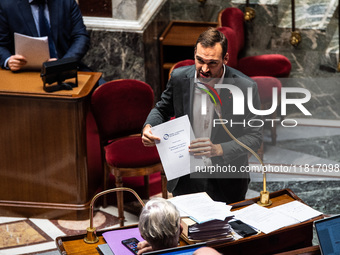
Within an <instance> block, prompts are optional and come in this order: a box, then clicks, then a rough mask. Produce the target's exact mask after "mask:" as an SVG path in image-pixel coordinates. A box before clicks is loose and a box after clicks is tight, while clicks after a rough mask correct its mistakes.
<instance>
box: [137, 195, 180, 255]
mask: <svg viewBox="0 0 340 255" xmlns="http://www.w3.org/2000/svg"><path fill="white" fill-rule="evenodd" d="M138 227H139V231H140V233H141V236H142V237H143V238H144V239H145V241H142V242H139V243H138V246H137V248H138V254H142V253H144V252H147V251H155V250H161V249H166V248H172V247H176V246H177V245H178V241H179V236H180V234H181V232H182V227H181V225H180V215H179V211H178V210H177V209H176V207H175V206H174V205H173V204H172V203H171V202H169V201H168V200H166V199H164V198H153V199H151V200H150V201H148V202H147V203H146V204H145V206H144V207H143V210H142V212H141V214H140V216H139V223H138Z"/></svg>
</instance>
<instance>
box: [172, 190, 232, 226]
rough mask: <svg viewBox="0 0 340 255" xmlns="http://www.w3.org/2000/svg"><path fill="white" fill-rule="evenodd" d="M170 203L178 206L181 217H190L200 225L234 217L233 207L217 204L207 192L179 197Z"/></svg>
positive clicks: (221, 203)
mask: <svg viewBox="0 0 340 255" xmlns="http://www.w3.org/2000/svg"><path fill="white" fill-rule="evenodd" d="M169 201H170V202H171V203H173V204H174V205H175V206H176V208H177V209H178V210H179V212H180V215H181V217H190V218H191V219H193V220H194V221H196V222H197V223H199V224H200V223H203V222H207V221H210V220H224V219H225V218H226V217H228V216H232V213H231V212H230V209H231V206H229V205H227V204H226V203H223V202H215V201H214V200H212V199H211V198H210V197H209V195H208V194H207V193H205V192H201V193H194V194H188V195H181V196H177V197H174V198H170V199H169Z"/></svg>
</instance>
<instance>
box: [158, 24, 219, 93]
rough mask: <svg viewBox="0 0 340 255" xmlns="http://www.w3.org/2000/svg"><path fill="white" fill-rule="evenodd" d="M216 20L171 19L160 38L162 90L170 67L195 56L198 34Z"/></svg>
mask: <svg viewBox="0 0 340 255" xmlns="http://www.w3.org/2000/svg"><path fill="white" fill-rule="evenodd" d="M216 26H217V23H216V22H191V21H171V22H170V23H169V25H168V26H167V27H166V29H165V30H164V32H163V33H162V35H161V36H160V38H159V42H160V66H161V84H162V91H163V90H164V88H165V86H166V82H167V80H168V74H169V71H170V68H171V67H172V66H173V64H175V63H176V62H178V61H180V60H185V59H193V58H194V46H195V44H196V41H197V38H198V36H199V35H200V34H201V33H202V32H204V31H205V30H207V29H208V28H209V27H216Z"/></svg>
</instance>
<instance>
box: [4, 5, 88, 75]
mask: <svg viewBox="0 0 340 255" xmlns="http://www.w3.org/2000/svg"><path fill="white" fill-rule="evenodd" d="M41 1H42V3H40V2H41ZM39 4H42V5H43V6H44V13H45V17H46V19H47V22H48V23H49V25H50V31H49V32H50V35H51V38H52V41H53V46H54V48H55V50H54V51H55V52H54V53H55V55H54V54H51V59H50V60H56V59H61V58H67V57H75V58H76V59H77V61H78V62H79V63H80V60H81V59H82V57H83V56H84V55H85V53H86V52H87V50H88V48H89V42H90V40H89V36H88V34H87V31H86V27H85V25H84V23H83V18H82V15H81V13H80V10H79V7H78V4H77V3H76V1H75V0H1V1H0V65H1V67H2V68H8V69H10V70H12V71H17V70H20V69H21V68H22V67H23V66H24V65H25V64H26V59H25V56H21V55H15V52H14V50H15V49H14V32H17V33H20V34H24V35H28V36H33V37H39V36H40V29H39V10H38V9H39ZM80 69H81V67H80Z"/></svg>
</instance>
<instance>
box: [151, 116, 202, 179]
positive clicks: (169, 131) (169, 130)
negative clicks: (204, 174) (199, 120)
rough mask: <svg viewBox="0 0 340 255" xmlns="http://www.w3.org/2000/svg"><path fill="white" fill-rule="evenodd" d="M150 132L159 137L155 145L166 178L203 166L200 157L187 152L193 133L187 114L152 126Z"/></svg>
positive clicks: (181, 174)
mask: <svg viewBox="0 0 340 255" xmlns="http://www.w3.org/2000/svg"><path fill="white" fill-rule="evenodd" d="M151 132H152V134H154V135H155V136H158V137H160V138H161V140H160V141H156V146H157V150H158V154H159V157H160V159H161V161H162V165H163V168H164V172H165V175H166V178H167V179H168V180H172V179H175V178H178V177H181V176H184V175H187V174H189V173H193V172H195V166H204V162H203V159H202V158H201V157H195V156H194V155H193V154H190V153H189V145H190V139H194V133H193V131H192V128H191V125H190V121H189V118H188V116H187V115H185V116H182V117H179V118H176V119H173V120H170V121H167V122H165V123H162V124H160V125H157V126H154V127H152V128H151Z"/></svg>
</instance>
